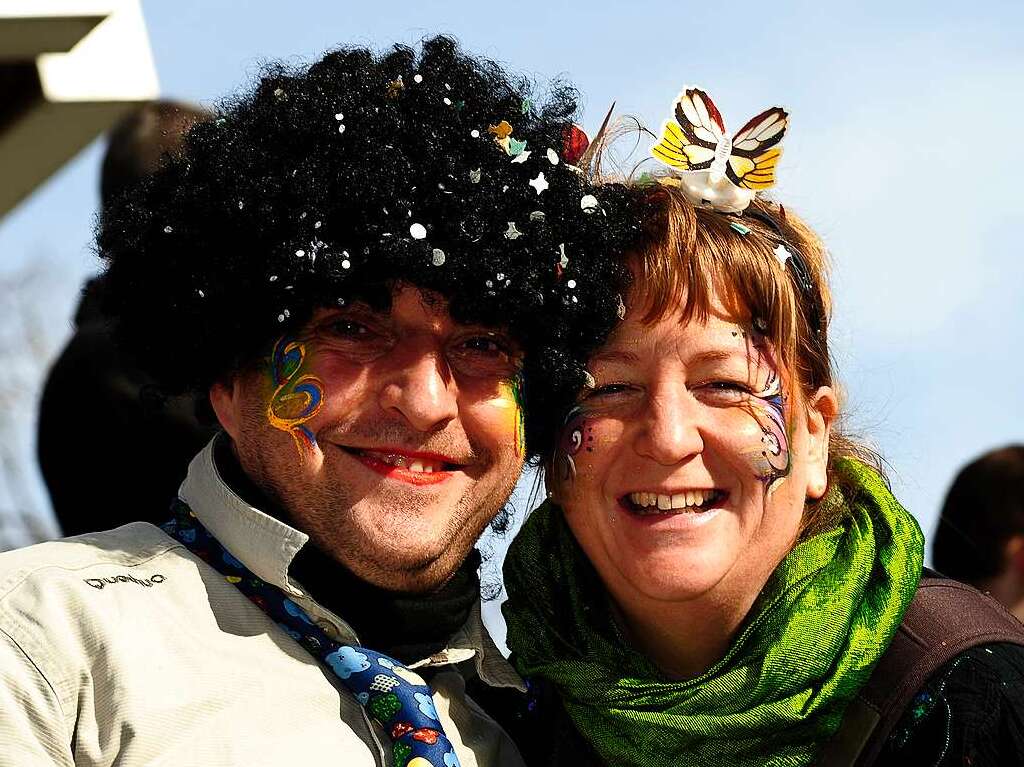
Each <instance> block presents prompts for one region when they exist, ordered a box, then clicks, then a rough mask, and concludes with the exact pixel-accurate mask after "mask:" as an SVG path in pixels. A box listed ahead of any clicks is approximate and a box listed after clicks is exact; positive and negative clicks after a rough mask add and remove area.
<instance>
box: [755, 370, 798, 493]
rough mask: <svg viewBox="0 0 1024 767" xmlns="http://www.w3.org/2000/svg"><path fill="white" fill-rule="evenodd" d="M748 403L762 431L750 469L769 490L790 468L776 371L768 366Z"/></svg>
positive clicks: (779, 380)
mask: <svg viewBox="0 0 1024 767" xmlns="http://www.w3.org/2000/svg"><path fill="white" fill-rule="evenodd" d="M749 407H750V414H751V416H753V418H754V420H756V421H757V424H758V426H760V427H761V434H762V436H761V444H760V446H759V447H758V449H757V450H755V451H753V452H752V453H751V457H752V458H753V461H754V466H755V469H754V471H755V473H756V474H757V476H758V477H759V478H760V479H761V480H762V481H763V482H764V483H765V484H766V485H767V487H768V489H769V490H770V489H771V488H772V486H773V485H774V484H775V482H776V481H777V480H779V479H782V478H783V477H785V476H787V475H788V474H789V469H790V454H789V436H788V434H787V427H786V400H785V396H784V395H783V393H782V379H781V378H780V377H779V374H778V373H776V372H775V371H774V370H772V371H771V372H770V374H769V376H768V381H767V382H766V383H765V385H764V387H763V388H762V389H761V390H760V391H757V392H754V393H753V394H751V399H750V402H749Z"/></svg>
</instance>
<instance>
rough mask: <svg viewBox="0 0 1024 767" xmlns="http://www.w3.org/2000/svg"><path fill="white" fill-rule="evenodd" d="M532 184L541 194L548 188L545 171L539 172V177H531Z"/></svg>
mask: <svg viewBox="0 0 1024 767" xmlns="http://www.w3.org/2000/svg"><path fill="white" fill-rule="evenodd" d="M530 186H532V187H533V188H534V189H536V190H537V194H540V193H541V192H543V191H544V190H545V189H547V188H548V180H547V179H546V178H544V173H543V172H541V173H538V174H537V178H535V179H531V181H530Z"/></svg>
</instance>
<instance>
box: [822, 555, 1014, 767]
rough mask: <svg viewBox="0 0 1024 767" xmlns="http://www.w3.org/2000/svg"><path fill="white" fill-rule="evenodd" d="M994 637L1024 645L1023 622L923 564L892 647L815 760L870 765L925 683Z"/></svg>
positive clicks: (829, 765) (826, 765)
mask: <svg viewBox="0 0 1024 767" xmlns="http://www.w3.org/2000/svg"><path fill="white" fill-rule="evenodd" d="M994 642H1010V643H1012V644H1019V645H1024V626H1022V625H1021V623H1020V621H1018V620H1017V619H1016V618H1015V617H1014V616H1013V615H1011V614H1010V613H1009V612H1008V611H1007V610H1006V608H1004V607H1003V606H1002V605H1000V604H999V603H998V602H996V601H995V600H994V599H992V597H990V596H988V595H987V594H982V593H981V592H980V591H978V590H977V589H974V588H972V587H971V586H967V585H966V584H963V583H960V582H958V581H953V580H950V579H948V578H944V577H942V576H941V575H939V574H938V573H935V572H934V571H932V570H928V569H925V573H924V577H922V578H921V583H920V584H919V585H918V587H917V593H916V594H915V595H914V599H913V600H912V601H911V603H910V607H909V608H908V609H907V613H906V615H904V616H903V623H902V624H901V625H900V628H899V630H898V631H897V632H896V634H895V636H893V640H892V643H891V644H890V645H889V649H888V650H886V652H885V654H884V655H882V658H881V660H880V661H879V662H878V665H877V666H876V667H875V670H874V671H873V672H872V674H871V677H870V678H869V679H868V682H867V684H866V685H865V686H864V688H863V689H862V690H861V691H860V694H859V695H858V696H857V697H856V698H855V699H854V700H853V701H852V702H851V703H850V705H849V707H848V708H847V711H846V713H845V714H844V716H843V723H842V724H841V725H840V727H839V731H838V732H837V733H836V735H835V736H834V737H833V739H832V740H831V741H829V743H827V744H826V746H825V747H824V748H823V749H822V752H821V754H820V755H819V757H818V761H817V765H818V767H869V765H871V764H873V763H874V761H875V759H877V758H878V755H879V753H880V752H881V750H882V748H883V747H884V746H885V743H886V740H888V738H889V734H890V733H891V732H892V730H893V728H894V727H895V726H896V724H897V723H898V722H899V720H900V717H902V715H903V712H904V711H905V710H906V709H907V707H908V706H909V705H910V702H911V701H912V700H913V698H914V696H915V695H916V694H917V693H918V691H919V690H920V689H921V688H922V687H923V686H924V685H925V683H926V682H927V681H928V680H929V679H931V678H932V676H934V675H935V673H936V672H937V671H938V670H939V669H940V668H942V667H943V666H944V665H946V664H947V663H948V662H949V661H951V660H952V659H953V658H955V657H956V656H957V655H960V654H961V653H962V652H965V651H966V650H969V649H970V648H972V647H977V646H978V645H983V644H992V643H994Z"/></svg>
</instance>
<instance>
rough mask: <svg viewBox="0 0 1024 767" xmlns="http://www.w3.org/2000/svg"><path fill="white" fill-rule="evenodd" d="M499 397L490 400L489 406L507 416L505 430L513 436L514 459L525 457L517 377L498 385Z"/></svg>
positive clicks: (521, 406)
mask: <svg viewBox="0 0 1024 767" xmlns="http://www.w3.org/2000/svg"><path fill="white" fill-rule="evenodd" d="M498 391H499V396H498V397H497V398H496V399H493V400H491V404H493V405H495V406H496V407H499V408H501V409H502V410H503V411H505V412H506V413H507V414H508V424H507V426H506V429H507V431H508V432H509V433H511V434H512V435H513V437H512V438H513V439H514V440H515V445H516V457H518V458H520V459H522V458H524V457H525V456H526V420H525V418H526V413H525V411H524V410H523V386H522V381H521V380H520V378H519V376H516V377H515V378H513V379H511V380H508V381H502V382H501V384H499V388H498Z"/></svg>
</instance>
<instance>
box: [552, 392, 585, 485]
mask: <svg viewBox="0 0 1024 767" xmlns="http://www.w3.org/2000/svg"><path fill="white" fill-rule="evenodd" d="M589 419H590V414H589V413H587V412H586V410H585V409H584V408H583V406H581V405H577V406H576V407H574V408H573V409H572V410H570V411H569V412H568V413H567V414H566V416H565V421H564V424H563V426H562V430H561V437H560V438H559V440H558V447H557V449H556V450H555V476H556V477H557V479H558V480H559V481H560V482H572V481H574V480H575V479H576V460H577V457H578V456H579V454H580V452H581V451H587V452H593V451H594V434H593V432H594V428H593V426H591V425H590V424H589Z"/></svg>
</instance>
